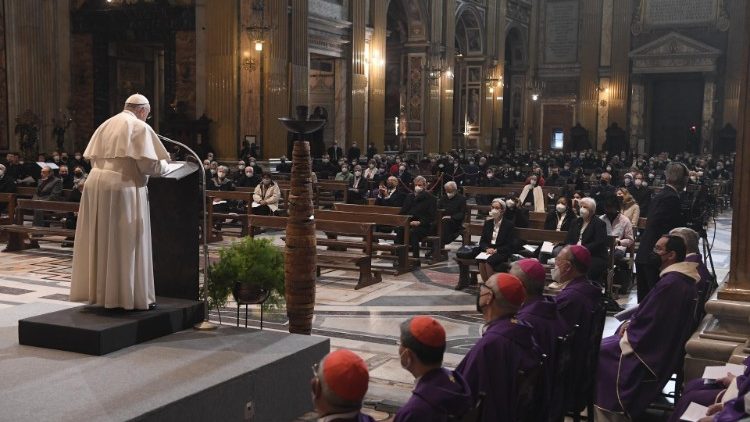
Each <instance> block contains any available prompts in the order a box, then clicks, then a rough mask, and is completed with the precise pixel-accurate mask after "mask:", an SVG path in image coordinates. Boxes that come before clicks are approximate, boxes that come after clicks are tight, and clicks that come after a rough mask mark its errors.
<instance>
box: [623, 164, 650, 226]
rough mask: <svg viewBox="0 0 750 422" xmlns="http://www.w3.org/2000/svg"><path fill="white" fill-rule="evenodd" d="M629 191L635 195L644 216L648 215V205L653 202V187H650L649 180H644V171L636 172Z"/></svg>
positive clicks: (634, 197)
mask: <svg viewBox="0 0 750 422" xmlns="http://www.w3.org/2000/svg"><path fill="white" fill-rule="evenodd" d="M628 192H630V195H631V196H633V199H634V200H635V202H636V204H638V208H639V211H640V213H641V215H643V216H644V217H645V216H647V215H648V206H649V204H650V203H651V189H649V188H648V182H646V180H644V178H643V173H641V172H636V173H635V175H634V179H633V184H632V185H631V186H628Z"/></svg>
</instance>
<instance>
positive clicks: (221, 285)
mask: <svg viewBox="0 0 750 422" xmlns="http://www.w3.org/2000/svg"><path fill="white" fill-rule="evenodd" d="M208 274H209V280H210V282H209V283H208V300H209V305H210V306H212V307H215V309H217V310H219V309H220V308H221V307H223V306H225V305H226V303H227V299H228V297H229V293H232V295H233V296H234V299H235V301H237V303H242V304H248V303H268V304H271V305H275V304H278V303H279V302H280V301H281V299H282V298H283V297H284V254H283V252H282V251H281V249H280V248H278V247H276V246H274V245H273V244H271V240H269V239H255V238H251V237H245V238H243V239H241V240H239V241H237V242H235V243H233V244H231V245H229V246H227V247H225V248H222V249H221V250H220V251H219V260H218V261H217V262H216V263H215V264H212V265H211V266H210V267H209V272H208ZM266 300H268V302H266Z"/></svg>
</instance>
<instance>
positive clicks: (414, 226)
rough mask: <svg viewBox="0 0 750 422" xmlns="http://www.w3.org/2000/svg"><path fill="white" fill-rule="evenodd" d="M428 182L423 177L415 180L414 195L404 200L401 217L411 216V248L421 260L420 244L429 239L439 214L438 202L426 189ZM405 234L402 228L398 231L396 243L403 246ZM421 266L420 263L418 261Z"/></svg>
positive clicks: (400, 212)
mask: <svg viewBox="0 0 750 422" xmlns="http://www.w3.org/2000/svg"><path fill="white" fill-rule="evenodd" d="M426 185H427V180H425V178H424V177H422V176H417V177H416V178H414V193H410V194H409V195H407V196H406V198H405V199H404V205H402V206H401V211H399V214H401V215H410V216H411V219H410V221H409V226H410V231H409V243H410V245H409V247H410V248H411V253H412V256H413V257H414V258H419V244H420V242H422V239H424V238H425V237H427V236H428V235H429V234H430V232H431V229H432V224H433V222H434V221H435V213H436V212H437V200H436V199H435V197H434V196H433V195H432V194H431V193H430V192H428V191H427V190H426V189H425V186H426ZM403 242H404V233H403V229H402V228H397V229H396V243H397V244H403ZM417 265H419V261H417Z"/></svg>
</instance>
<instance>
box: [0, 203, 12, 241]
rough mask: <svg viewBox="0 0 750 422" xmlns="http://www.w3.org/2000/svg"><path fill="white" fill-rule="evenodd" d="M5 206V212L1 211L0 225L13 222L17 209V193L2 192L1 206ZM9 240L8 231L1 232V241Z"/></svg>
mask: <svg viewBox="0 0 750 422" xmlns="http://www.w3.org/2000/svg"><path fill="white" fill-rule="evenodd" d="M3 206H4V208H5V211H4V212H3V213H0V226H5V225H9V224H13V222H14V221H15V220H14V214H15V210H16V194H15V193H0V208H3ZM7 241H8V233H7V232H2V233H0V242H7Z"/></svg>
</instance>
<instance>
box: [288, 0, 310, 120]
mask: <svg viewBox="0 0 750 422" xmlns="http://www.w3.org/2000/svg"><path fill="white" fill-rule="evenodd" d="M307 9H308V4H307V0H292V28H291V42H290V43H289V45H290V48H291V51H290V52H289V60H290V62H291V66H290V71H291V75H289V76H290V80H291V82H292V86H291V87H290V89H291V90H292V91H291V104H289V109H290V110H289V115H290V116H295V115H296V111H295V107H297V106H300V105H304V106H306V105H308V104H307V100H308V98H307V96H308V89H307V86H308V82H309V76H308V61H309V57H308V56H309V55H308V53H307V44H308V42H307V36H308V34H307Z"/></svg>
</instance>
